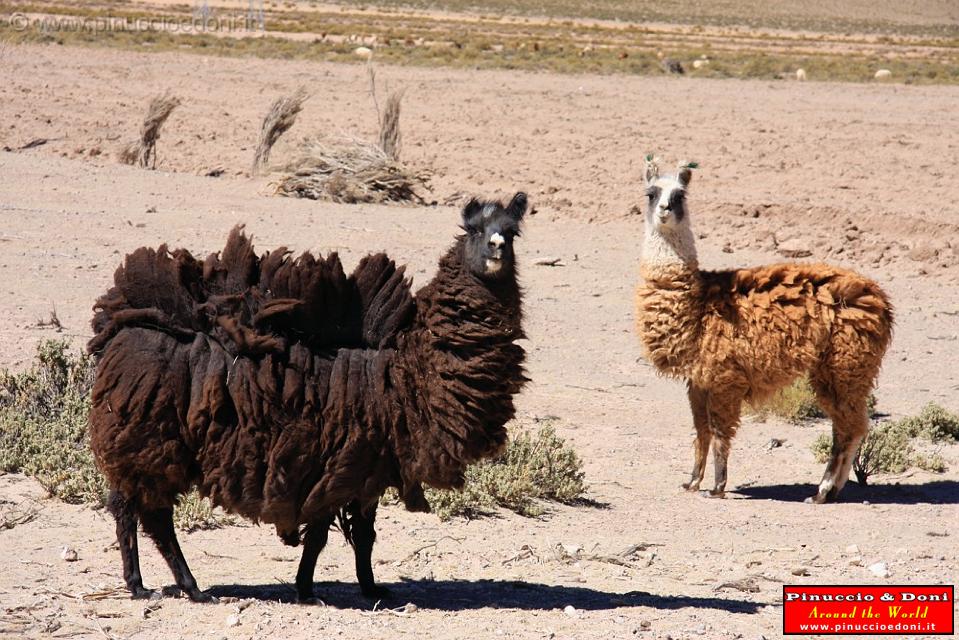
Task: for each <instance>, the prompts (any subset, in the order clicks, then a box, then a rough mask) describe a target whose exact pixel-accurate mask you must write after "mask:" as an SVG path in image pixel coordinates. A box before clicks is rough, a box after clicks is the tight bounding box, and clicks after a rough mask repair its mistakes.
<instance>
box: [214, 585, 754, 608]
mask: <svg viewBox="0 0 959 640" xmlns="http://www.w3.org/2000/svg"><path fill="white" fill-rule="evenodd" d="M383 586H385V587H387V588H389V589H390V591H391V595H390V597H389V598H388V599H386V600H383V601H382V602H381V603H380V604H379V607H378V608H384V607H399V606H402V605H404V604H406V603H407V602H413V603H415V604H416V605H417V606H418V607H419V608H421V609H432V610H435V611H450V612H452V611H468V610H473V609H485V608H491V609H520V610H523V611H549V610H553V609H563V608H564V607H566V606H567V605H572V606H574V607H576V608H577V609H581V610H584V611H601V610H608V609H620V608H626V607H652V608H654V609H663V610H669V609H684V608H686V607H693V608H696V609H718V610H721V611H728V612H730V613H756V612H757V611H758V610H759V609H761V608H762V607H764V606H766V603H763V602H751V601H748V600H737V599H732V598H729V599H727V598H714V597H691V596H682V595H656V594H652V593H645V592H642V591H630V592H627V593H607V592H605V591H597V590H595V589H589V588H586V587H569V586H563V585H548V584H539V583H535V582H519V581H498V580H424V581H415V580H411V581H403V582H396V583H392V584H384V585H383ZM315 591H316V595H317V597H319V598H321V599H322V600H323V601H324V602H325V603H326V604H327V605H329V606H332V607H336V608H337V609H366V610H369V609H372V608H373V605H374V604H375V603H374V602H372V601H370V600H367V599H365V598H363V597H362V596H360V594H359V587H358V586H357V585H355V584H351V583H340V582H318V583H316V585H315ZM207 593H209V594H210V595H213V596H216V597H218V598H223V597H232V598H241V599H247V598H249V599H253V600H266V601H273V602H287V603H292V602H295V601H296V598H295V594H294V591H293V588H292V587H291V586H289V585H284V584H266V585H217V586H214V587H212V588H210V589H208V590H207Z"/></svg>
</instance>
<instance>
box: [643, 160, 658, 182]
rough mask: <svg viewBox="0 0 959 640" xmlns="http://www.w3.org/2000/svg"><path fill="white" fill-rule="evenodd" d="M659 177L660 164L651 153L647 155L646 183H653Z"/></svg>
mask: <svg viewBox="0 0 959 640" xmlns="http://www.w3.org/2000/svg"><path fill="white" fill-rule="evenodd" d="M658 177H659V165H658V164H656V158H654V157H653V154H651V153H650V154H648V155H647V156H646V184H650V183H652V182H653V181H654V180H655V179H656V178H658Z"/></svg>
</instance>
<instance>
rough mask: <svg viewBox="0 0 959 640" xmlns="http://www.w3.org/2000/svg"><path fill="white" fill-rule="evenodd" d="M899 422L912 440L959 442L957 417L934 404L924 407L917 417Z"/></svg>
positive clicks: (958, 421)
mask: <svg viewBox="0 0 959 640" xmlns="http://www.w3.org/2000/svg"><path fill="white" fill-rule="evenodd" d="M900 422H901V423H902V428H903V429H905V430H906V432H907V433H908V434H909V436H910V437H913V438H920V437H921V438H925V439H927V440H931V441H932V442H939V441H941V440H959V415H957V414H955V413H952V412H951V411H948V410H946V409H945V408H943V407H941V406H939V405H938V404H936V403H934V402H930V403H929V404H927V405H926V406H924V407H923V408H922V410H921V411H920V412H919V415H917V416H910V417H907V418H903V419H902V420H900Z"/></svg>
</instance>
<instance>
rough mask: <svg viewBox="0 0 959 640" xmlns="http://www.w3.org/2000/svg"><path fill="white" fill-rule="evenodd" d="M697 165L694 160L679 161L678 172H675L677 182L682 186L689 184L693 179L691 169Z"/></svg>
mask: <svg viewBox="0 0 959 640" xmlns="http://www.w3.org/2000/svg"><path fill="white" fill-rule="evenodd" d="M698 166H699V165H698V164H696V163H695V162H681V163H680V164H679V173H677V174H676V177H677V178H679V184H681V185H683V188H684V189H685V188H686V187H688V186H689V181H690V180H692V179H693V169H695V168H696V167H698Z"/></svg>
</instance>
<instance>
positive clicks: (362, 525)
mask: <svg viewBox="0 0 959 640" xmlns="http://www.w3.org/2000/svg"><path fill="white" fill-rule="evenodd" d="M346 510H347V512H348V513H349V518H350V536H351V540H352V542H353V554H354V556H355V559H356V579H357V580H359V582H360V589H361V590H362V591H363V595H364V596H366V597H367V598H374V599H377V600H379V599H382V598H386V597H388V596H389V595H390V590H389V589H387V588H386V587H381V586H379V585H377V584H376V581H375V580H374V579H373V562H372V561H373V543H374V542H375V541H376V530H375V529H374V528H373V524H374V522H375V521H376V503H375V502H374V503H373V504H372V505H371V506H370V507H369V509H368V510H367V511H366V513H364V512H363V509H362V507H361V506H360V504H359V503H358V502H355V501H354V502H351V503H350V505H349V506H348V507H347V508H346Z"/></svg>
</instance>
